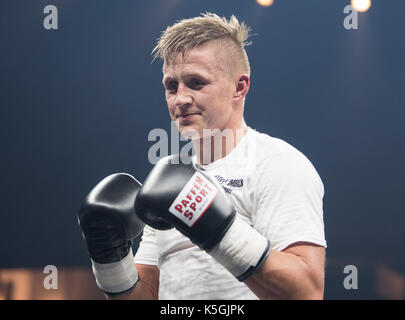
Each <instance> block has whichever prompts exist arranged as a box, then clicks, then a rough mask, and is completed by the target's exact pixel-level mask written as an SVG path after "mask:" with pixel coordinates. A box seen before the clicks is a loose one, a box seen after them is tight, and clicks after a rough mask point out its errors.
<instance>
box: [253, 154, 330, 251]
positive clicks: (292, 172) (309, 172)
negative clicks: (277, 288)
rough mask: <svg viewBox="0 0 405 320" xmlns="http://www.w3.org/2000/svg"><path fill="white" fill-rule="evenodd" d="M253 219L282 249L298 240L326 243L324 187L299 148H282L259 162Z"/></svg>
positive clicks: (273, 246)
mask: <svg viewBox="0 0 405 320" xmlns="http://www.w3.org/2000/svg"><path fill="white" fill-rule="evenodd" d="M256 177H257V179H256V180H255V181H254V184H255V188H256V191H257V192H256V194H257V197H256V200H255V205H256V208H255V210H253V212H252V223H253V226H254V228H255V229H256V230H258V231H259V232H260V233H261V234H262V235H264V236H266V237H267V238H268V239H269V240H270V245H271V249H274V250H278V251H281V250H283V249H285V248H287V247H288V246H289V245H291V244H293V243H296V242H301V241H302V242H310V243H314V244H318V245H320V246H323V247H326V240H325V232H324V222H323V196H324V187H323V183H322V180H321V178H320V177H319V175H318V173H317V172H316V170H315V168H314V167H313V165H312V163H311V162H310V161H309V160H308V159H307V158H306V157H305V156H304V155H303V154H302V153H300V152H299V151H296V152H293V151H289V152H282V153H279V154H277V155H273V156H271V157H269V158H267V159H265V160H263V161H262V162H261V163H260V164H259V165H258V172H257V175H256Z"/></svg>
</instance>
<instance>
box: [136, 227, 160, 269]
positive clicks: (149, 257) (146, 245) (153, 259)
mask: <svg viewBox="0 0 405 320" xmlns="http://www.w3.org/2000/svg"><path fill="white" fill-rule="evenodd" d="M156 232H157V230H155V229H153V228H151V227H150V226H148V225H146V226H145V227H144V229H143V234H142V238H141V241H140V243H139V248H138V250H137V252H136V254H135V258H134V261H135V263H136V264H138V263H139V264H147V265H156V266H157V265H158V262H159V257H158V247H157V241H156Z"/></svg>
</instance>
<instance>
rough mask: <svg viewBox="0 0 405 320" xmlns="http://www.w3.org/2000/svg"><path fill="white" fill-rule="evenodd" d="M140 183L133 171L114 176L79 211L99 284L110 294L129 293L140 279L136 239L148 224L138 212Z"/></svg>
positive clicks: (88, 197)
mask: <svg viewBox="0 0 405 320" xmlns="http://www.w3.org/2000/svg"><path fill="white" fill-rule="evenodd" d="M140 186H141V184H140V183H139V182H138V181H137V180H136V179H135V178H134V177H132V176H131V175H129V174H125V173H117V174H113V175H110V176H108V177H106V178H104V179H103V180H102V181H101V182H99V183H98V184H97V185H96V186H95V187H94V188H93V189H92V190H91V191H90V193H89V194H88V195H87V197H86V198H85V200H84V201H83V204H82V205H81V207H80V210H79V216H78V221H79V225H80V228H81V230H82V235H83V238H84V239H85V240H86V244H87V248H88V251H89V254H90V258H91V262H92V268H93V272H94V275H95V278H96V282H97V285H98V287H99V288H100V289H101V290H102V291H104V292H105V293H107V294H109V295H117V294H122V293H125V292H128V291H130V290H131V289H133V288H134V287H135V285H136V283H137V281H138V273H137V270H136V268H135V263H134V257H133V253H132V239H133V238H135V237H136V236H137V235H139V234H140V233H141V232H142V230H143V227H144V223H143V222H142V221H141V220H140V219H139V218H138V216H137V215H136V214H135V211H134V201H135V197H136V195H137V193H138V191H139V188H140Z"/></svg>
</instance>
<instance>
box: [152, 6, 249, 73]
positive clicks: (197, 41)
mask: <svg viewBox="0 0 405 320" xmlns="http://www.w3.org/2000/svg"><path fill="white" fill-rule="evenodd" d="M250 31H251V28H250V27H249V26H247V25H246V24H245V23H244V22H242V23H240V22H239V21H238V19H237V18H236V17H235V16H234V15H232V16H231V17H230V19H229V20H227V19H226V18H225V17H222V18H221V17H219V16H218V15H216V14H214V13H210V12H206V13H203V14H201V16H198V17H195V18H191V19H183V20H180V21H177V22H176V23H175V24H174V25H172V26H169V27H167V28H166V30H165V31H163V32H162V34H161V36H160V37H159V38H158V41H157V45H156V47H155V48H154V49H153V51H152V54H153V60H155V59H156V58H160V59H162V60H163V61H164V62H165V63H166V64H168V65H170V64H171V63H172V62H173V60H174V58H175V56H176V55H177V54H178V53H181V54H182V55H183V58H184V55H185V53H186V51H187V50H190V49H194V48H195V47H198V46H199V45H202V44H203V43H206V42H208V41H212V40H221V41H220V44H221V45H224V46H225V47H226V48H227V49H228V52H227V56H228V57H229V59H227V60H228V61H229V62H231V61H232V63H230V64H233V65H232V66H228V69H229V70H230V72H239V71H242V72H245V73H247V74H248V75H250V65H249V60H248V57H247V54H246V51H245V48H244V47H245V46H247V45H250V44H251V42H247V39H248V37H249V36H250ZM222 40H224V41H222ZM227 40H231V41H227ZM235 67H236V69H235Z"/></svg>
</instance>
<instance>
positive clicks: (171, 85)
mask: <svg viewBox="0 0 405 320" xmlns="http://www.w3.org/2000/svg"><path fill="white" fill-rule="evenodd" d="M166 89H167V91H176V90H177V83H175V82H170V83H169V84H168V85H167V87H166Z"/></svg>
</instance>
